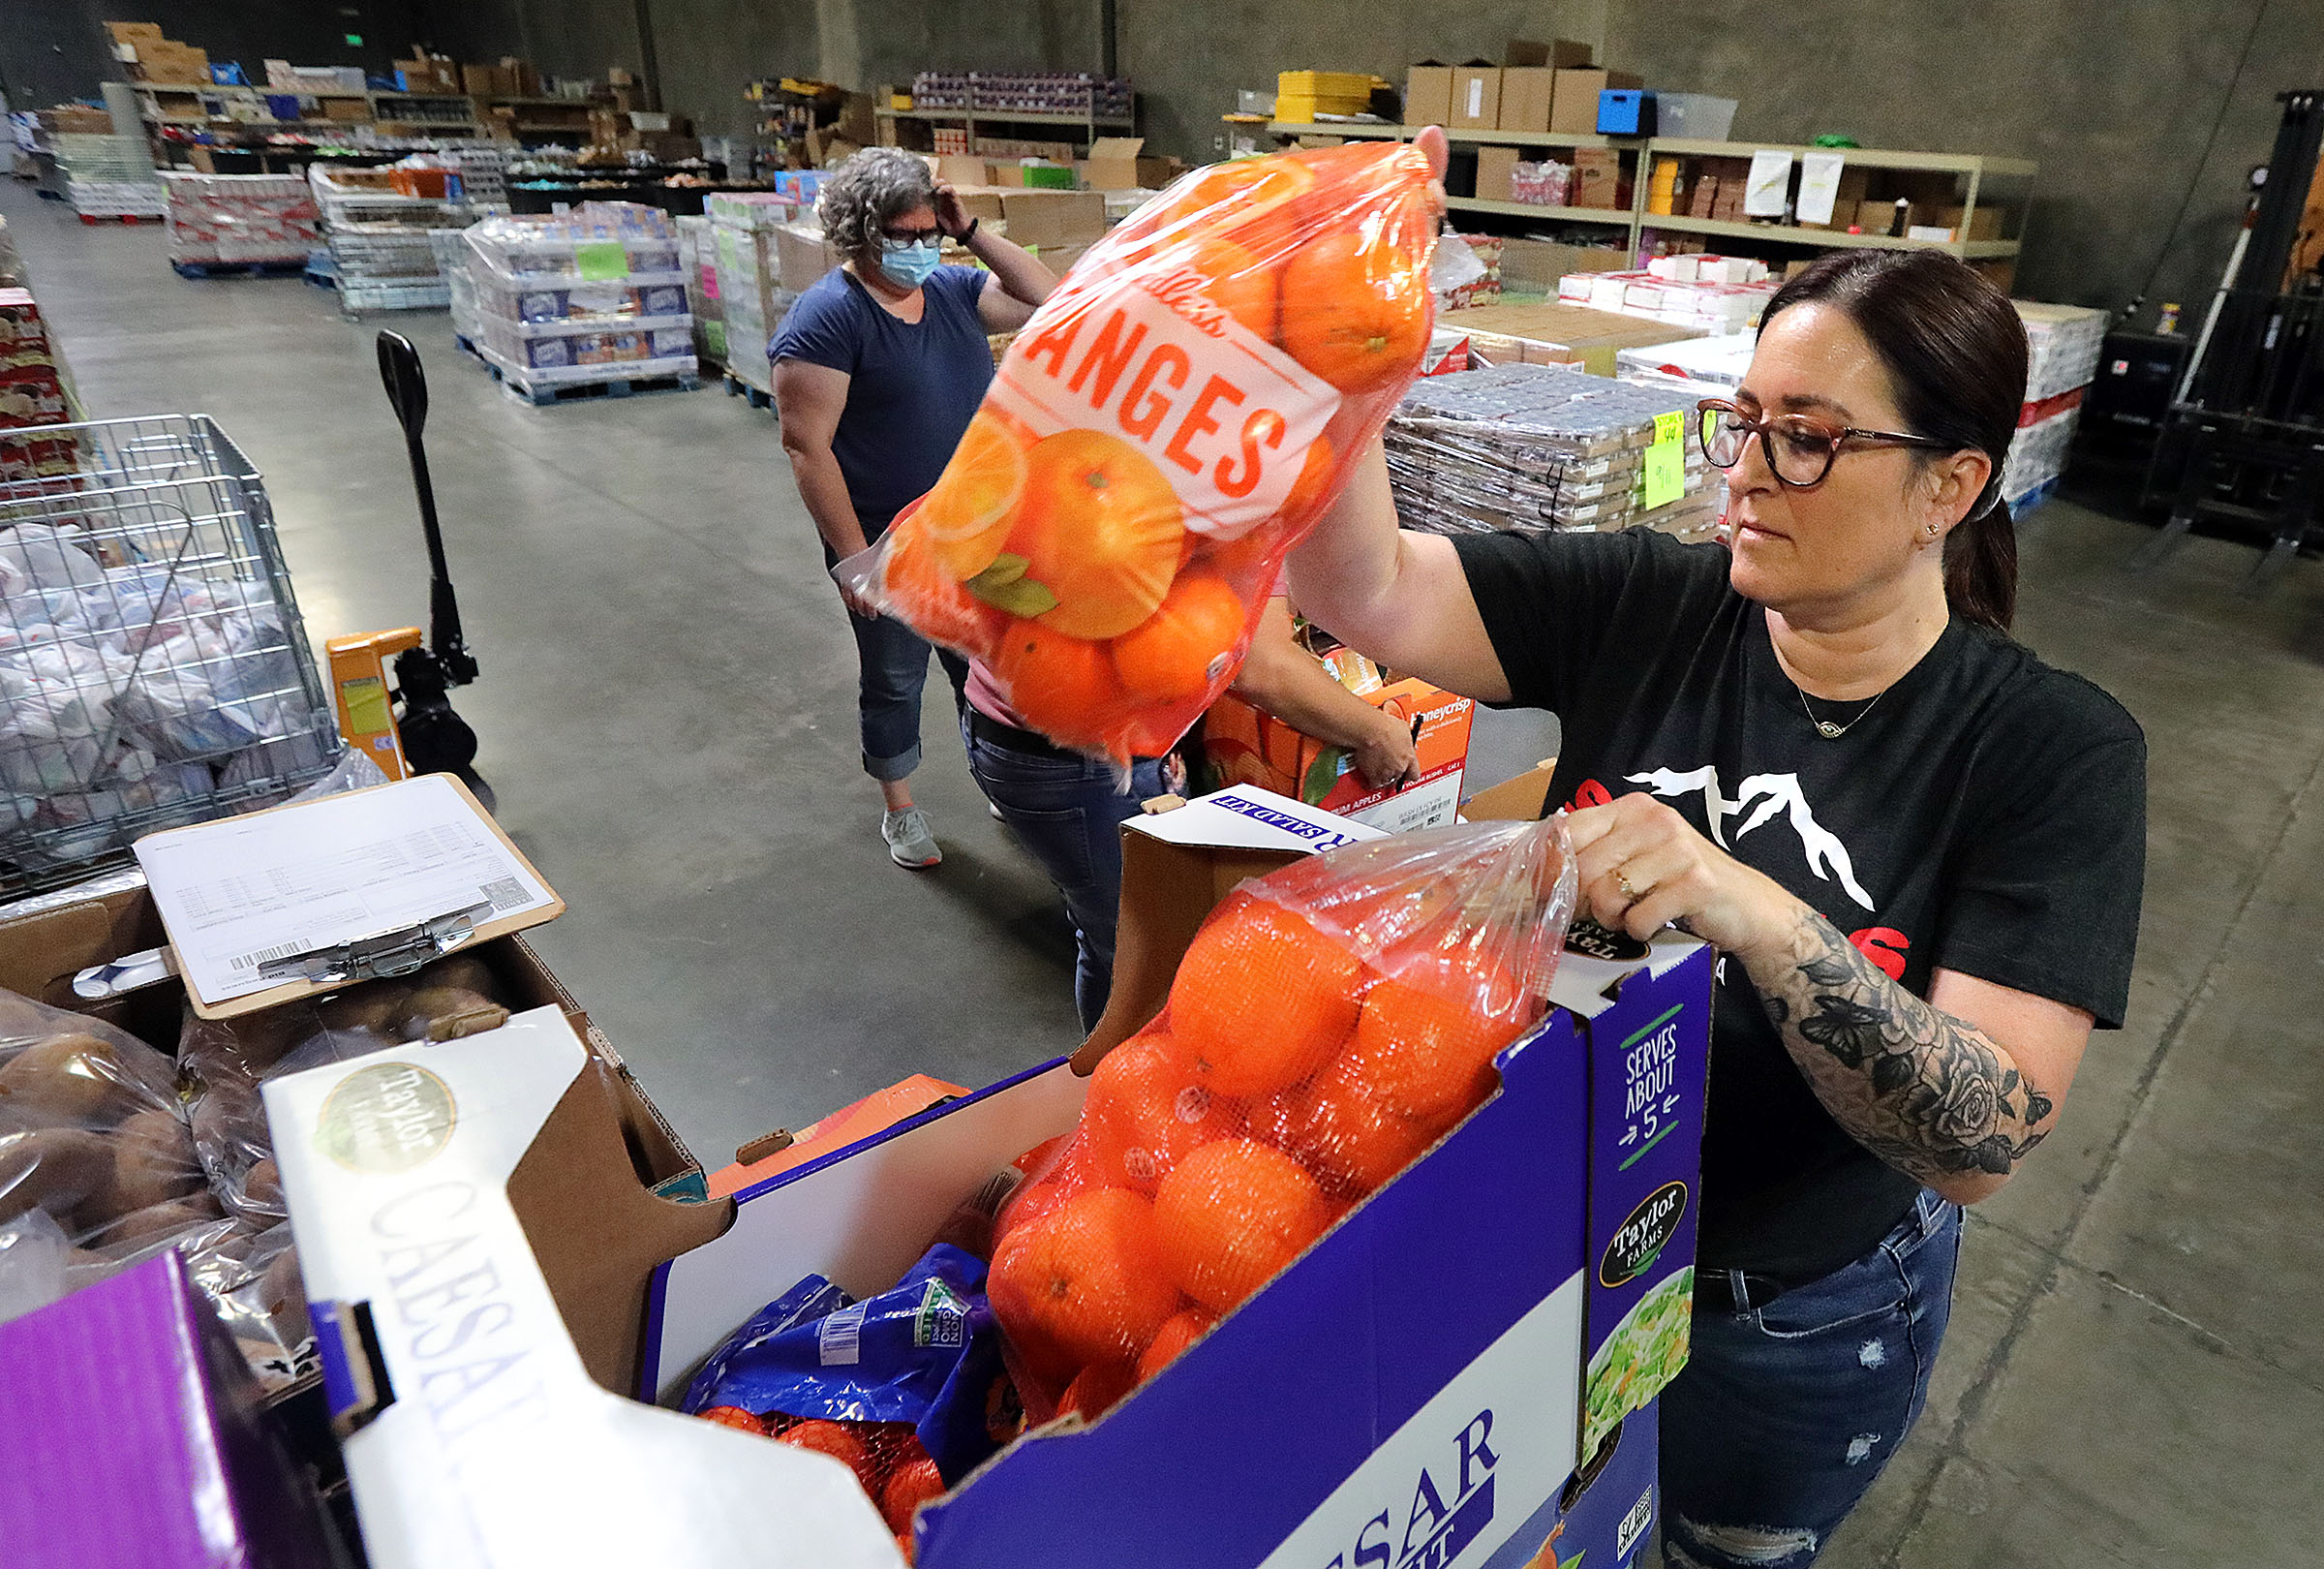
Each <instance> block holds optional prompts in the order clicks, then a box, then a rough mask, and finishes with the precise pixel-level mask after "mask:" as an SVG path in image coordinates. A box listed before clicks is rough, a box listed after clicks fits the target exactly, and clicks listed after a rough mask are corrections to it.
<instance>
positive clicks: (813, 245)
mask: <svg viewBox="0 0 2324 1569" xmlns="http://www.w3.org/2000/svg"><path fill="white" fill-rule="evenodd" d="M840 262H841V257H840V255H839V253H838V252H836V251H834V250H833V249H832V248H831V242H830V241H829V240H828V239H826V238H824V236H823V231H822V230H820V229H818V228H816V227H815V226H814V225H812V224H783V225H781V226H780V227H779V228H778V229H777V230H776V231H775V265H776V272H777V274H778V275H779V276H780V279H781V281H782V287H783V288H785V289H787V290H789V291H790V292H792V293H794V294H804V293H806V292H808V291H809V290H810V289H812V288H813V287H814V286H815V282H816V280H818V279H819V278H821V277H822V276H823V274H825V273H827V272H829V271H830V270H831V269H832V268H834V267H836V266H838V265H839V264H840ZM719 282H720V287H721V289H722V288H723V287H724V278H723V275H721V277H720V280H719ZM769 324H770V326H771V325H772V323H769Z"/></svg>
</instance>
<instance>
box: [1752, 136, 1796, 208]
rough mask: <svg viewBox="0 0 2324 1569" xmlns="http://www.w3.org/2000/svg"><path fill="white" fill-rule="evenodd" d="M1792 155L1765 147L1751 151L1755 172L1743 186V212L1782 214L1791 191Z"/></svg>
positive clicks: (1753, 171)
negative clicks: (1771, 150) (1785, 199)
mask: <svg viewBox="0 0 2324 1569" xmlns="http://www.w3.org/2000/svg"><path fill="white" fill-rule="evenodd" d="M1790 187H1791V155H1790V154H1789V153H1788V152H1770V151H1768V150H1767V149H1765V148H1763V147H1762V148H1761V149H1759V150H1758V152H1755V153H1753V154H1752V155H1751V175H1750V178H1749V179H1748V180H1747V181H1746V182H1745V184H1744V186H1743V216H1744V217H1746V218H1781V217H1782V216H1783V215H1784V198H1785V197H1787V196H1789V194H1790Z"/></svg>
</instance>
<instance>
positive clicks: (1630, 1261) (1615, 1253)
mask: <svg viewBox="0 0 2324 1569" xmlns="http://www.w3.org/2000/svg"><path fill="white" fill-rule="evenodd" d="M1686 1213H1687V1184H1684V1183H1665V1184H1663V1185H1662V1186H1660V1187H1658V1188H1656V1189H1655V1190H1654V1191H1653V1192H1651V1193H1649V1194H1647V1195H1646V1199H1645V1202H1644V1203H1642V1204H1640V1205H1639V1206H1638V1207H1637V1208H1636V1209H1635V1210H1633V1211H1631V1212H1630V1218H1629V1219H1627V1220H1625V1221H1623V1222H1622V1224H1621V1227H1620V1229H1618V1230H1617V1231H1615V1233H1614V1239H1613V1241H1611V1242H1609V1243H1607V1244H1606V1245H1605V1257H1603V1258H1601V1259H1600V1260H1599V1261H1598V1283H1599V1284H1600V1285H1602V1286H1605V1287H1607V1288H1609V1289H1610V1288H1612V1287H1614V1286H1618V1285H1621V1284H1624V1283H1625V1282H1627V1281H1630V1280H1635V1279H1636V1278H1637V1277H1639V1276H1640V1275H1642V1274H1644V1273H1645V1271H1646V1268H1647V1266H1648V1265H1650V1264H1652V1263H1653V1262H1654V1260H1655V1255H1656V1254H1658V1253H1660V1252H1661V1251H1662V1250H1663V1245H1664V1244H1666V1243H1667V1242H1668V1241H1669V1240H1670V1236H1671V1234H1672V1233H1673V1232H1675V1231H1677V1230H1678V1222H1679V1220H1680V1218H1681V1217H1682V1216H1684V1215H1686Z"/></svg>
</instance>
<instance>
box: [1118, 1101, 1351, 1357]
mask: <svg viewBox="0 0 2324 1569" xmlns="http://www.w3.org/2000/svg"><path fill="white" fill-rule="evenodd" d="M1328 1221H1329V1214H1328V1211H1327V1209H1326V1206H1325V1203H1324V1195H1323V1192H1322V1191H1321V1189H1319V1188H1318V1187H1317V1186H1316V1183H1315V1179H1314V1178H1313V1177H1311V1176H1309V1175H1308V1174H1307V1171H1306V1168H1304V1167H1303V1166H1301V1165H1300V1163H1299V1162H1298V1161H1296V1160H1294V1159H1292V1157H1291V1156H1289V1155H1287V1154H1284V1153H1283V1152H1282V1151H1280V1150H1270V1149H1269V1148H1268V1147H1267V1146H1266V1145H1264V1144H1260V1143H1257V1142H1256V1141H1254V1140H1251V1139H1221V1140H1219V1141H1218V1142H1217V1143H1215V1144H1206V1145H1204V1146H1203V1147H1202V1148H1201V1149H1199V1150H1196V1151H1194V1152H1193V1153H1192V1154H1188V1155H1187V1156H1186V1157H1185V1158H1184V1159H1182V1160H1180V1161H1179V1162H1178V1163H1177V1165H1176V1166H1174V1167H1172V1168H1171V1171H1170V1175H1169V1176H1167V1177H1165V1178H1163V1179H1162V1185H1161V1186H1160V1187H1159V1188H1157V1189H1156V1190H1155V1193H1154V1234H1155V1236H1156V1238H1157V1240H1158V1241H1159V1243H1160V1245H1161V1249H1162V1255H1163V1258H1164V1260H1165V1262H1166V1263H1167V1264H1168V1266H1169V1269H1170V1277H1171V1278H1172V1279H1173V1280H1176V1281H1177V1284H1178V1287H1179V1289H1181V1290H1183V1291H1184V1292H1185V1293H1186V1294H1187V1295H1188V1296H1190V1297H1192V1298H1193V1299H1194V1300H1195V1301H1197V1302H1199V1303H1201V1304H1202V1305H1203V1306H1204V1307H1208V1308H1210V1309H1211V1310H1212V1311H1214V1312H1219V1313H1224V1312H1228V1311H1231V1310H1232V1309H1233V1308H1234V1307H1235V1306H1236V1305H1237V1304H1238V1303H1239V1302H1241V1301H1242V1300H1243V1299H1244V1298H1245V1297H1248V1296H1249V1295H1250V1294H1251V1293H1252V1292H1254V1291H1256V1290H1258V1289H1259V1288H1260V1287H1261V1286H1263V1285H1265V1284H1266V1283H1267V1282H1268V1281H1269V1280H1270V1279H1272V1278H1274V1277H1275V1274H1276V1272H1277V1271H1279V1270H1281V1269H1282V1268H1283V1266H1284V1265H1286V1264H1288V1263H1290V1262H1291V1261H1292V1260H1293V1259H1295V1258H1297V1257H1298V1256H1299V1255H1300V1253H1301V1252H1302V1251H1304V1250H1305V1248H1306V1247H1307V1245H1308V1244H1310V1243H1312V1242H1314V1241H1315V1239H1316V1238H1318V1237H1320V1236H1322V1235H1323V1233H1324V1227H1325V1225H1326V1224H1327V1223H1328ZM1159 1329H1160V1326H1159V1325H1157V1326H1156V1331H1157V1333H1158V1332H1159ZM1152 1340H1153V1337H1152V1336H1149V1337H1147V1342H1148V1344H1150V1343H1151V1342H1152Z"/></svg>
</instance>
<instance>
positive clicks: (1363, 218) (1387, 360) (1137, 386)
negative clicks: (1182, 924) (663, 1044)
mask: <svg viewBox="0 0 2324 1569" xmlns="http://www.w3.org/2000/svg"><path fill="white" fill-rule="evenodd" d="M1427 182H1428V164H1427V160H1426V158H1425V157H1424V156H1423V155H1422V154H1421V153H1419V152H1416V151H1414V150H1413V149H1412V148H1410V147H1398V146H1389V147H1380V146H1370V147H1357V146H1350V147H1333V148H1328V149H1323V150H1318V151H1310V152H1298V153H1289V154H1284V155H1281V156H1277V157H1269V158H1254V159H1243V160H1238V161H1236V162H1233V163H1228V164H1218V165H1213V166H1212V167H1210V168H1208V169H1202V170H1199V171H1197V172H1195V173H1193V174H1189V175H1187V176H1186V177H1185V178H1184V179H1182V180H1180V181H1178V183H1177V184H1176V185H1174V186H1172V187H1171V188H1170V189H1169V190H1167V191H1165V192H1163V193H1161V194H1160V195H1159V196H1158V197H1157V198H1155V200H1152V201H1150V202H1149V203H1147V206H1146V207H1144V208H1143V209H1141V210H1140V211H1139V212H1138V213H1137V214H1136V215H1135V216H1133V217H1132V218H1130V219H1129V220H1128V221H1127V222H1125V223H1123V224H1122V225H1121V226H1120V227H1119V228H1117V229H1116V230H1115V231H1113V232H1112V233H1110V234H1108V235H1107V236H1106V237H1105V238H1104V239H1103V240H1101V241H1099V242H1098V243H1097V244H1096V245H1094V246H1092V247H1091V248H1090V250H1089V253H1088V254H1087V255H1086V257H1084V258H1083V260H1082V262H1081V263H1080V264H1079V265H1078V266H1076V267H1075V268H1074V269H1073V273H1072V276H1071V277H1070V278H1068V279H1067V280H1066V282H1065V283H1064V285H1063V286H1062V287H1060V288H1059V289H1058V290H1057V291H1056V292H1055V293H1054V294H1053V295H1051V296H1050V298H1049V300H1048V302H1047V303H1046V304H1044V305H1043V306H1042V307H1041V309H1040V310H1039V311H1037V312H1036V313H1035V314H1034V316H1033V318H1032V320H1031V321H1030V322H1029V323H1026V324H1025V327H1024V330H1023V331H1022V332H1020V333H1019V334H1018V335H1017V338H1016V340H1015V341H1014V342H1013V343H1012V344H1011V345H1010V347H1009V350H1008V353H1007V354H1006V355H1005V356H1004V357H1003V359H1002V361H1001V363H1000V367H999V370H998V373H997V375H996V376H995V377H994V382H993V385H992V386H991V388H990V389H989V390H988V391H987V392H986V394H985V398H984V402H983V404H982V405H981V406H980V407H979V408H978V410H977V413H976V415H975V416H974V417H973V418H972V419H971V420H970V422H969V426H968V430H967V433H966V434H965V435H964V436H963V438H962V440H961V444H960V446H959V447H958V448H957V449H956V450H955V451H954V453H953V457H952V461H951V462H950V463H949V464H948V465H947V466H946V468H945V470H944V472H943V474H942V476H941V477H939V478H938V479H937V481H936V484H935V486H934V488H933V489H932V490H930V491H929V493H928V494H927V495H926V496H923V497H922V498H921V499H920V500H919V501H918V502H917V503H915V504H914V505H913V506H912V507H911V508H907V509H906V510H905V511H904V512H903V513H902V515H900V516H899V518H898V519H897V521H896V523H895V524H894V526H893V527H891V528H890V529H889V530H888V532H887V534H886V536H885V537H884V538H883V539H882V541H881V543H880V544H879V546H878V547H876V549H875V551H874V552H872V553H871V554H869V555H868V556H866V557H864V558H858V561H857V562H856V563H854V564H852V566H853V570H852V572H851V577H852V580H854V581H858V582H861V583H863V584H865V585H866V586H867V587H869V588H871V591H872V592H873V594H874V596H875V597H876V598H878V599H879V600H881V602H882V603H883V604H884V605H885V607H886V608H887V609H888V611H889V612H890V613H891V614H894V615H897V616H900V617H902V619H903V620H904V621H906V622H908V623H910V624H911V625H912V626H913V627H914V628H915V629H917V630H918V631H920V632H922V633H923V634H924V635H926V636H928V637H930V638H932V639H933V640H934V641H936V642H939V643H945V644H949V645H950V646H952V647H954V648H958V649H960V650H962V651H963V652H964V653H966V654H969V655H971V656H973V657H975V658H976V659H978V660H980V661H983V662H984V664H985V666H986V668H987V669H988V670H989V671H990V672H991V673H992V674H993V676H994V680H995V682H996V683H997V684H998V686H999V687H1000V688H1001V690H1002V692H1003V695H1004V696H1005V697H1006V699H1007V701H1008V703H1009V705H1010V706H1011V707H1012V708H1014V709H1015V710H1016V712H1017V714H1018V716H1019V717H1020V718H1021V719H1022V720H1023V721H1024V723H1026V724H1028V725H1030V726H1031V727H1033V728H1034V729H1037V730H1040V731H1042V732H1043V733H1044V734H1046V735H1048V736H1050V737H1051V738H1052V739H1054V740H1055V741H1057V742H1058V743H1060V744H1062V745H1065V746H1070V747H1074V748H1077V749H1079V750H1081V751H1084V752H1087V753H1091V754H1100V755H1106V756H1111V757H1113V758H1115V759H1116V761H1123V760H1126V759H1127V758H1128V757H1130V756H1132V755H1147V754H1156V753H1159V752H1162V751H1164V750H1166V749H1167V748H1168V747H1169V746H1170V744H1171V743H1172V742H1174V741H1176V740H1177V738H1178V736H1179V735H1180V734H1182V733H1183V732H1184V731H1185V729H1186V727H1187V726H1188V725H1190V724H1192V723H1194V721H1195V719H1196V717H1197V716H1198V715H1200V714H1201V713H1202V712H1203V710H1204V709H1205V708H1207V707H1208V705H1209V703H1210V700H1211V699H1212V698H1213V697H1215V696H1217V695H1218V693H1219V692H1221V691H1222V690H1224V688H1225V687H1226V684H1227V682H1228V681H1229V679H1231V677H1232V676H1233V674H1234V671H1235V669H1236V667H1237V666H1238V664H1239V663H1240V661H1241V659H1242V655H1243V652H1244V650H1245V649H1246V648H1247V646H1248V642H1249V638H1250V634H1251V629H1252V627H1253V626H1254V624H1255V623H1256V621H1257V618H1258V614H1259V610H1260V607H1261V606H1262V605H1263V603H1264V602H1265V600H1266V599H1267V596H1268V593H1269V588H1270V587H1271V585H1272V583H1273V580H1274V577H1275V574H1276V571H1277V569H1279V567H1280V566H1281V564H1282V560H1283V557H1284V555H1285V553H1286V552H1288V551H1289V550H1290V549H1291V547H1292V545H1293V544H1295V543H1296V542H1297V541H1298V540H1299V538H1300V536H1301V535H1302V534H1303V533H1305V532H1306V530H1307V529H1308V528H1309V527H1310V526H1311V525H1312V524H1313V523H1314V522H1315V520H1316V519H1317V517H1319V516H1320V515H1321V513H1322V511H1323V508H1325V506H1326V505H1327V504H1328V503H1329V502H1330V499H1331V497H1332V496H1333V495H1334V494H1335V493H1336V492H1337V490H1338V489H1339V487H1340V484H1341V483H1342V481H1343V480H1344V479H1345V477H1347V474H1348V472H1349V470H1350V469H1351V468H1352V467H1353V466H1354V464H1355V462H1356V460H1357V459H1358V458H1359V457H1360V456H1361V453H1362V451H1363V449H1364V446H1365V444H1366V443H1367V442H1369V441H1370V439H1371V438H1372V437H1373V436H1375V435H1377V434H1378V432H1379V430H1380V427H1381V425H1382V423H1383V422H1384V421H1385V420H1386V419H1387V417H1388V414H1389V411H1390V410H1391V408H1393V407H1394V405H1395V402H1396V399H1397V398H1398V397H1399V396H1401V395H1402V393H1403V391H1404V388H1405V387H1406V386H1407V385H1410V383H1411V381H1412V379H1413V377H1414V376H1415V375H1416V374H1417V373H1418V371H1419V369H1420V365H1421V360H1422V354H1423V352H1424V351H1425V350H1426V348H1427V345H1428V335H1429V331H1430V328H1431V324H1432V317H1431V312H1432V308H1433V307H1432V296H1431V294H1430V292H1429V279H1428V265H1429V259H1430V256H1431V253H1432V250H1433V247H1434V235H1435V229H1436V220H1435V209H1434V206H1433V204H1432V200H1431V198H1430V197H1429V195H1428V190H1427Z"/></svg>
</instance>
